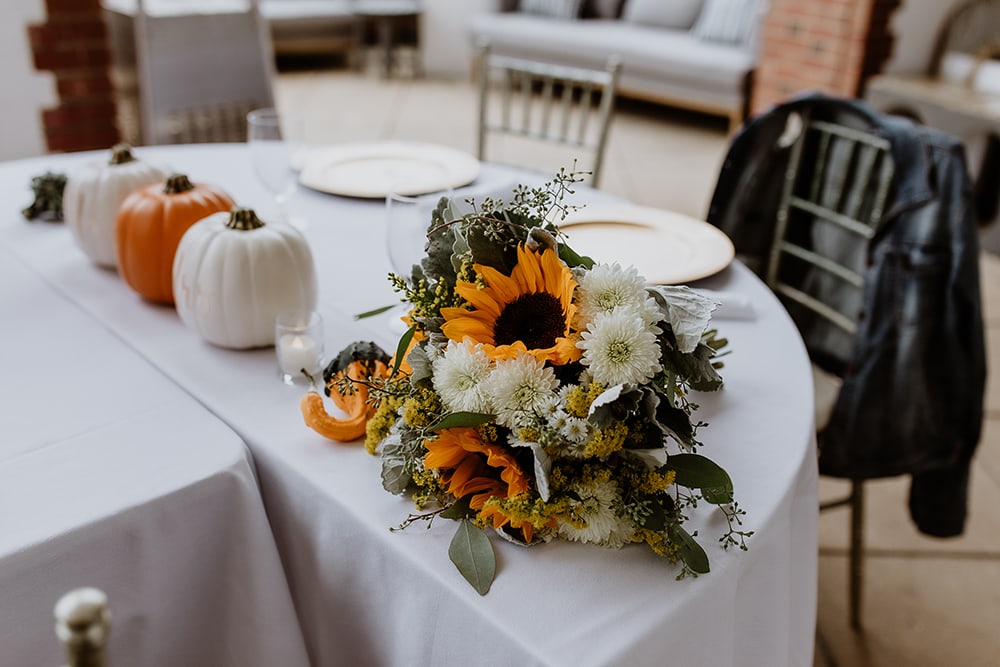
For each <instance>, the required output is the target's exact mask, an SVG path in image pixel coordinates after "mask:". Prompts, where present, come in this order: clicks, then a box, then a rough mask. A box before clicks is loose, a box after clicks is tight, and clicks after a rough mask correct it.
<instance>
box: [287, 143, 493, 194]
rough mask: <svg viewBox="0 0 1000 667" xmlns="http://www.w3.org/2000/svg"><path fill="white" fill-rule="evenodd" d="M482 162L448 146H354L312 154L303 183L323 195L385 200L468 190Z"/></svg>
mask: <svg viewBox="0 0 1000 667" xmlns="http://www.w3.org/2000/svg"><path fill="white" fill-rule="evenodd" d="M477 176H479V160H477V159H476V158H475V157H473V156H472V155H470V154H468V153H466V152H464V151H460V150H457V149H454V148H450V147H448V146H440V145H438V144H428V143H421V142H409V141H384V142H376V143H355V144H340V145H336V146H328V147H326V148H316V149H313V150H311V151H309V154H308V156H307V157H306V158H305V163H304V164H303V166H302V171H301V172H300V173H299V181H300V182H301V183H302V184H303V185H305V186H306V187H309V188H312V189H314V190H319V191H321V192H327V193H330V194H335V195H344V196H347V197H363V198H369V199H375V198H382V197H385V196H386V195H388V194H389V193H391V192H395V193H398V194H403V195H422V194H428V193H431V192H439V191H441V190H447V189H449V188H458V187H461V186H463V185H468V184H469V183H471V182H472V181H474V180H476V177H477Z"/></svg>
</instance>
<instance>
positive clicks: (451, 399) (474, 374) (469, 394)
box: [433, 342, 492, 413]
mask: <svg viewBox="0 0 1000 667" xmlns="http://www.w3.org/2000/svg"><path fill="white" fill-rule="evenodd" d="M433 363H434V380H433V382H434V390H435V391H436V392H437V393H438V396H440V397H441V402H442V403H444V406H445V407H446V408H448V409H449V410H451V411H452V412H483V413H489V412H491V411H492V410H491V407H490V404H489V400H488V399H487V397H486V394H485V393H484V392H483V388H482V384H483V381H484V380H485V379H486V378H487V377H488V376H489V374H490V358H489V356H487V354H486V353H485V352H484V351H483V349H482V347H481V346H480V345H473V344H471V343H469V342H465V343H455V342H451V343H449V344H448V349H447V350H446V351H445V353H444V354H443V355H441V356H439V357H438V358H437V359H435V360H434V362H433Z"/></svg>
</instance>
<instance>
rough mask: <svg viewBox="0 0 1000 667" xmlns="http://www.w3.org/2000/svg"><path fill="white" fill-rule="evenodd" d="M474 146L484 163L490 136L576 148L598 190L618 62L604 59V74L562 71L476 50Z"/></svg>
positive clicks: (485, 45) (485, 46)
mask: <svg viewBox="0 0 1000 667" xmlns="http://www.w3.org/2000/svg"><path fill="white" fill-rule="evenodd" d="M478 57H479V64H480V72H479V144H478V156H479V159H480V160H485V159H486V154H487V144H488V143H489V139H490V137H491V136H492V135H507V136H513V137H523V138H526V139H529V140H534V141H537V142H548V143H549V144H552V145H562V146H566V147H572V148H575V149H580V150H582V151H583V153H584V158H585V159H586V160H587V162H586V163H585V164H582V165H581V167H582V168H584V169H586V170H589V171H590V173H591V179H590V183H591V185H594V186H595V187H596V186H597V184H598V182H599V179H600V175H601V166H602V164H603V160H604V150H605V147H606V145H607V138H608V129H609V127H610V124H611V117H612V112H613V110H614V102H615V96H616V94H617V90H618V75H619V72H620V70H621V61H620V59H618V58H616V57H612V58H610V59H609V60H608V62H607V66H606V68H605V69H603V70H588V69H581V68H575V67H563V66H559V65H553V64H550V63H543V62H537V61H530V60H524V59H520V58H510V57H506V56H499V55H495V54H492V53H490V48H489V44H488V43H481V44H480V46H479V50H478Z"/></svg>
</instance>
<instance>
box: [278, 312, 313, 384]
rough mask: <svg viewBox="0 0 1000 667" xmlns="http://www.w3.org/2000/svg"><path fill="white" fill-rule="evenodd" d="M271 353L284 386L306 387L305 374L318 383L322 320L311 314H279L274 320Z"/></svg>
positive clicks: (307, 381) (306, 379)
mask: <svg viewBox="0 0 1000 667" xmlns="http://www.w3.org/2000/svg"><path fill="white" fill-rule="evenodd" d="M274 351H275V354H276V356H277V358H278V373H279V375H280V377H281V381H282V382H284V383H285V384H295V383H301V384H308V383H309V379H308V378H307V377H306V373H308V374H309V375H311V376H312V377H313V378H317V382H322V378H320V377H319V376H320V374H321V373H322V371H323V318H322V317H321V316H320V314H319V313H317V312H315V311H307V312H285V313H281V314H279V315H278V316H277V317H276V318H275V320H274Z"/></svg>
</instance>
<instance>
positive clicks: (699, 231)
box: [557, 205, 736, 285]
mask: <svg viewBox="0 0 1000 667" xmlns="http://www.w3.org/2000/svg"><path fill="white" fill-rule="evenodd" d="M587 224H603V225H616V224H621V225H639V226H643V227H648V228H650V230H651V233H653V234H656V233H670V234H674V235H682V236H686V237H688V238H690V239H692V246H694V247H696V248H697V249H698V253H699V254H698V256H697V258H696V259H697V261H692V262H690V263H689V265H683V266H677V265H673V266H664V267H661V268H658V269H656V270H653V271H649V270H646V271H643V269H642V268H641V267H636V268H637V269H638V270H639V272H640V273H641V274H643V275H644V277H645V279H646V282H647V283H648V284H650V285H679V284H683V283H687V282H693V281H695V280H701V279H702V278H708V277H709V276H713V275H715V274H716V273H719V272H720V271H722V270H723V269H725V268H726V267H727V266H729V265H730V264H731V263H732V261H733V259H734V258H735V257H736V249H735V247H734V246H733V242H732V240H731V239H730V238H729V237H728V236H727V235H726V234H725V232H723V231H722V230H720V229H719V228H717V227H714V226H713V225H710V224H709V223H707V222H705V221H703V220H698V219H697V218H692V217H690V216H687V215H684V214H682V213H677V212H674V211H668V210H666V209H659V208H653V207H648V206H634V205H605V206H587V207H585V208H582V209H577V210H576V211H571V212H570V213H569V215H567V216H566V218H565V219H563V220H562V221H561V222H559V223H558V225H557V226H558V227H559V229H561V230H565V231H566V233H567V235H568V239H567V242H568V243H569V245H570V247H572V248H573V249H574V250H576V251H577V252H581V254H584V253H583V252H582V251H581V250H580V249H578V248H575V247H573V232H572V228H573V227H579V226H581V225H587ZM591 259H593V260H594V261H595V262H598V263H614V262H618V263H619V264H622V265H625V266H628V265H631V264H632V262H630V261H629V258H628V257H592V258H591Z"/></svg>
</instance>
